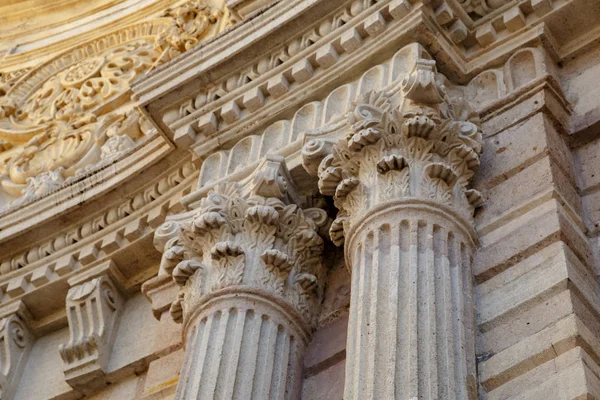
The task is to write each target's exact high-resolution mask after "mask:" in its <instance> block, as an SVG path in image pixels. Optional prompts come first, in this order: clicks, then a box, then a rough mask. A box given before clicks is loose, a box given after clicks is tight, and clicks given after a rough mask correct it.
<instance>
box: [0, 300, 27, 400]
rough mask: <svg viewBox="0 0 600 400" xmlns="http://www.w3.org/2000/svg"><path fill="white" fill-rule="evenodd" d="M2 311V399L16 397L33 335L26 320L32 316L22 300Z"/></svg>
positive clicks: (0, 372)
mask: <svg viewBox="0 0 600 400" xmlns="http://www.w3.org/2000/svg"><path fill="white" fill-rule="evenodd" d="M10 308H11V309H9V310H3V311H2V312H0V399H2V400H11V399H13V398H14V395H15V391H16V389H17V385H18V384H19V381H20V378H21V374H22V372H23V368H24V367H25V363H26V362H27V358H28V356H29V352H30V350H31V346H32V345H33V341H34V338H33V335H32V334H31V333H30V331H29V328H28V327H27V323H26V321H27V320H29V319H30V318H31V316H30V315H29V311H28V310H27V308H26V307H25V305H24V304H23V303H21V302H19V303H17V304H16V305H15V306H14V307H10Z"/></svg>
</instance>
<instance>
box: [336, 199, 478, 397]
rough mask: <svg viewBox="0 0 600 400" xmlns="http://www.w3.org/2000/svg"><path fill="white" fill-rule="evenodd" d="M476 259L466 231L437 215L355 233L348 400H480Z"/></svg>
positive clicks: (382, 214)
mask: <svg viewBox="0 0 600 400" xmlns="http://www.w3.org/2000/svg"><path fill="white" fill-rule="evenodd" d="M472 251H473V244H472V239H471V237H470V234H469V232H468V227H467V226H466V225H463V224H461V223H460V220H459V219H457V218H456V217H455V216H453V215H452V214H451V213H449V212H447V211H444V210H442V209H439V208H437V207H435V206H431V205H423V204H421V205H419V204H412V205H411V204H395V205H389V206H388V207H385V208H384V209H383V210H380V211H379V212H376V213H372V214H371V215H369V216H368V217H367V218H365V219H364V220H363V221H362V222H361V223H359V224H358V225H357V227H356V228H355V229H354V230H353V232H352V233H351V234H350V235H349V237H348V238H347V242H346V258H347V260H348V261H349V265H351V267H352V292H351V293H352V294H351V304H350V320H349V326H348V344H347V350H346V354H347V362H346V386H345V395H344V399H346V400H351V399H361V400H363V399H407V400H408V399H430V400H433V399H474V398H476V387H475V385H476V378H475V365H474V361H475V360H474V359H475V355H474V348H475V347H474V328H473V327H474V320H473V301H472V294H471V293H472V287H471V255H472Z"/></svg>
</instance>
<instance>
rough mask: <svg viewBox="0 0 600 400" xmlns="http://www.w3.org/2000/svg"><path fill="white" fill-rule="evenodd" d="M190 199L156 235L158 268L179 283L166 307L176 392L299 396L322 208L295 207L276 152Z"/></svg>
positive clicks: (314, 298)
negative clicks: (173, 325) (176, 343)
mask: <svg viewBox="0 0 600 400" xmlns="http://www.w3.org/2000/svg"><path fill="white" fill-rule="evenodd" d="M193 204H195V207H196V208H195V209H193V210H192V211H190V212H188V213H185V214H182V215H179V216H174V217H173V218H171V219H170V220H169V221H167V222H166V223H165V224H164V225H163V227H161V229H159V230H158V231H157V235H156V237H155V243H156V244H157V247H158V249H159V250H161V251H162V252H163V258H162V263H161V272H160V274H162V275H164V274H166V275H169V276H171V277H172V279H173V281H174V282H175V283H176V284H177V285H178V286H179V287H180V290H179V294H178V296H177V298H176V299H173V300H174V301H173V302H172V304H171V308H170V313H171V316H172V317H173V319H174V320H175V321H176V322H179V323H182V324H183V336H184V344H185V347H186V360H185V361H184V366H183V369H182V372H181V376H180V381H179V385H178V389H177V395H176V398H178V399H209V398H223V399H229V398H238V397H239V396H242V397H245V398H256V399H258V398H261V399H263V398H264V399H266V398H281V397H284V396H285V397H286V398H299V395H300V387H301V375H302V358H303V353H304V350H305V347H306V345H307V344H308V341H309V339H310V334H311V329H312V326H313V324H314V323H315V317H316V311H317V309H318V306H319V304H320V299H321V293H322V284H321V282H322V275H323V269H322V265H321V255H322V252H323V240H322V239H321V237H320V236H319V234H318V231H319V230H320V228H322V227H324V226H325V225H326V224H327V222H328V218H327V214H326V213H325V211H324V210H322V209H319V208H308V209H302V208H301V207H300V205H299V204H301V198H300V196H298V194H297V193H295V191H294V187H293V184H292V181H291V179H290V178H289V174H288V172H287V169H286V168H285V164H284V162H283V159H282V158H279V157H269V158H267V159H266V160H265V161H264V162H263V163H262V164H261V165H259V167H258V168H257V169H256V171H255V172H254V173H253V174H252V175H251V176H249V177H248V178H246V179H245V180H243V181H241V182H235V183H222V184H218V185H216V186H215V187H214V188H212V190H211V191H210V192H208V193H207V194H206V196H205V197H203V198H201V199H198V200H197V201H195V202H194V203H193ZM207 343H210V345H207ZM257 354H260V356H259V357H257ZM288 396H289V397H288Z"/></svg>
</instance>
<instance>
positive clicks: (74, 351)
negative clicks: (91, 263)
mask: <svg viewBox="0 0 600 400" xmlns="http://www.w3.org/2000/svg"><path fill="white" fill-rule="evenodd" d="M66 307H67V319H68V321H69V332H70V339H69V342H68V343H66V344H62V345H60V347H59V351H60V356H61V357H62V359H63V362H64V370H65V379H66V381H67V383H68V384H69V385H71V386H72V387H74V388H76V389H77V390H79V391H81V392H83V393H92V392H94V391H95V390H97V389H98V388H100V387H103V386H104V385H105V381H104V376H105V375H106V373H107V370H108V362H109V358H110V354H111V351H112V344H113V341H114V338H115V335H116V330H117V327H118V323H119V317H120V315H121V312H122V307H123V298H122V296H121V294H120V293H119V291H118V289H117V288H116V286H115V284H114V283H113V281H112V279H111V278H110V277H109V276H108V275H100V276H98V277H95V278H92V279H89V280H87V281H84V282H83V283H79V284H77V285H76V286H73V287H72V288H71V289H70V290H69V292H68V294H67V305H66Z"/></svg>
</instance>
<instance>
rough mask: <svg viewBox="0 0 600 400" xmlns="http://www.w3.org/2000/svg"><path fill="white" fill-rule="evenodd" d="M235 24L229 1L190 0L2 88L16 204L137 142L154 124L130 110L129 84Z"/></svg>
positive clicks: (1, 155) (8, 171) (7, 161)
mask: <svg viewBox="0 0 600 400" xmlns="http://www.w3.org/2000/svg"><path fill="white" fill-rule="evenodd" d="M230 23H231V21H229V14H228V11H227V9H226V8H225V3H224V1H218V0H215V1H210V0H190V1H188V2H186V3H184V4H181V5H179V6H178V7H176V8H173V9H169V10H167V11H165V13H164V15H163V18H159V19H155V20H153V21H149V22H145V23H142V24H138V25H134V26H130V27H128V28H126V29H123V30H121V31H118V32H117V33H113V34H109V35H106V36H104V37H102V38H99V39H97V40H95V41H92V42H88V43H86V44H85V45H84V46H80V47H78V48H75V49H72V50H70V51H68V52H66V53H65V54H62V55H60V56H58V57H56V58H55V59H53V60H51V61H49V62H47V63H44V64H42V65H40V66H38V67H36V68H34V69H32V70H31V71H28V72H27V73H26V74H25V76H23V78H22V79H20V80H18V81H16V82H12V81H10V82H9V83H10V85H9V84H8V83H7V84H5V85H3V89H2V90H1V91H2V93H0V185H1V189H2V190H3V191H4V192H5V193H6V194H7V195H8V198H9V199H13V201H12V202H11V203H10V205H11V206H13V207H16V206H19V205H22V204H24V203H26V202H30V201H32V200H33V199H36V198H39V197H41V196H44V195H47V194H48V193H52V192H54V191H56V190H57V189H59V188H61V187H63V186H65V185H68V184H70V183H73V182H74V181H75V180H78V179H80V178H81V177H82V176H84V175H87V174H89V173H90V171H93V170H94V169H98V167H99V166H100V165H101V164H108V163H110V162H112V161H114V160H116V159H117V158H119V157H120V156H122V155H123V154H124V153H125V152H126V151H127V150H129V149H132V148H133V147H135V146H136V144H137V143H138V142H140V141H141V139H142V138H144V137H147V136H148V135H149V133H150V132H151V131H154V128H153V127H152V126H151V124H150V123H149V122H148V121H147V120H146V119H145V118H144V117H141V116H140V115H139V113H138V111H137V110H132V107H133V105H134V103H135V99H133V98H132V97H131V91H130V88H129V85H130V84H131V83H132V82H133V80H135V79H136V78H138V77H139V76H141V75H143V74H146V73H148V72H149V71H151V70H152V69H154V68H155V67H156V66H157V65H159V64H162V63H164V62H166V61H169V60H170V59H172V58H173V57H175V56H177V55H179V54H181V53H182V52H184V51H186V50H188V49H190V48H192V47H193V46H195V45H196V44H197V43H199V42H200V41H201V40H204V39H207V38H209V37H211V36H214V35H215V34H216V33H218V32H220V31H222V30H224V29H225V28H226V27H227V26H229V24H230ZM7 79H8V78H7ZM11 85H12V86H11ZM3 197H4V196H3Z"/></svg>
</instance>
